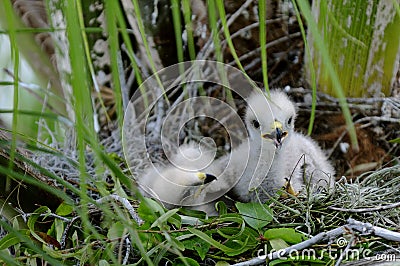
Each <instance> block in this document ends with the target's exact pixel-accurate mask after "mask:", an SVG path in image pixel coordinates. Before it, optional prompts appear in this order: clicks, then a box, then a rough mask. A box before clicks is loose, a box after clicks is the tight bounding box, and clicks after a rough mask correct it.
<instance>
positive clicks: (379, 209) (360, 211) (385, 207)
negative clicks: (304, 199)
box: [328, 202, 400, 213]
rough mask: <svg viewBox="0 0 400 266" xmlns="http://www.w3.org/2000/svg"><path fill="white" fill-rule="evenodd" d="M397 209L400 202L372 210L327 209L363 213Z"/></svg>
mask: <svg viewBox="0 0 400 266" xmlns="http://www.w3.org/2000/svg"><path fill="white" fill-rule="evenodd" d="M397 207H400V202H396V203H393V204H389V205H385V206H378V207H374V208H360V209H346V208H339V207H333V206H329V207H328V209H331V210H334V211H341V212H352V213H363V212H376V211H384V210H388V209H393V208H397Z"/></svg>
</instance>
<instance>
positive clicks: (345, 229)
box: [234, 219, 400, 266]
mask: <svg viewBox="0 0 400 266" xmlns="http://www.w3.org/2000/svg"><path fill="white" fill-rule="evenodd" d="M353 231H357V232H359V233H362V234H363V235H364V236H365V235H375V236H379V237H381V238H384V239H386V240H389V241H397V242H400V233H397V232H393V231H390V230H387V229H384V228H381V227H378V226H373V225H372V224H370V223H363V222H360V221H357V220H354V219H348V220H347V224H346V225H343V226H341V227H339V228H335V229H333V230H330V231H328V232H322V233H319V234H318V235H316V236H314V237H312V238H310V239H308V240H305V241H303V242H301V243H298V244H295V245H292V246H290V247H287V248H284V249H281V250H278V251H275V252H273V253H271V254H265V255H264V256H259V257H257V258H253V259H251V260H248V261H244V262H240V263H236V264H234V265H236V266H244V265H260V264H265V262H266V259H268V260H275V259H278V258H282V257H285V256H287V255H289V254H291V253H294V252H297V251H300V250H303V249H306V248H308V247H311V246H312V245H315V244H318V243H320V242H322V241H326V240H332V239H334V238H337V237H338V236H340V235H342V234H345V233H349V232H350V233H351V234H352V235H353V236H355V233H354V232H353Z"/></svg>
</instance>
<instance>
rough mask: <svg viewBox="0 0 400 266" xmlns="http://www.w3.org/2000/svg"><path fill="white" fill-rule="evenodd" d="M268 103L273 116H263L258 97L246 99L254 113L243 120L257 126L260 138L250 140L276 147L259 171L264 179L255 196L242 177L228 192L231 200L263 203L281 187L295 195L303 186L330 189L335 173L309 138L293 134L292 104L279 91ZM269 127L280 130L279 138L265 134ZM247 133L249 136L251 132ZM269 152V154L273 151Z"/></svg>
mask: <svg viewBox="0 0 400 266" xmlns="http://www.w3.org/2000/svg"><path fill="white" fill-rule="evenodd" d="M268 102H269V105H270V107H271V111H272V114H273V116H270V115H265V107H264V106H263V105H265V103H264V100H263V99H262V97H260V96H259V94H258V95H254V94H253V95H252V96H250V98H249V100H248V104H249V106H251V108H252V109H253V110H254V113H248V114H247V115H246V120H257V121H258V124H259V125H260V131H259V132H260V134H258V136H257V134H255V136H254V138H257V137H258V138H259V139H260V140H261V142H265V141H273V142H274V143H275V144H277V147H276V151H275V156H274V158H273V161H272V165H271V168H270V169H267V168H262V169H261V170H263V171H265V172H264V174H265V175H266V178H265V179H264V180H263V182H262V183H261V185H260V187H259V188H258V189H257V192H256V191H249V190H248V189H247V187H248V186H246V184H247V183H249V178H250V177H249V176H242V178H241V179H240V181H239V182H238V183H237V185H236V186H235V187H234V188H233V190H232V192H233V197H236V198H238V199H240V200H242V201H256V200H258V199H259V200H261V202H264V201H266V200H267V199H268V198H269V197H270V196H273V195H274V193H276V191H277V190H278V189H280V188H282V187H284V186H285V185H291V188H292V189H294V191H295V192H300V191H301V190H302V189H304V188H305V186H307V185H309V186H310V187H311V188H312V189H318V187H322V188H327V187H330V186H333V184H334V179H333V178H334V174H335V171H334V169H333V167H332V165H331V164H330V163H329V161H328V159H327V158H326V155H325V154H324V152H323V151H322V150H321V148H320V147H319V146H318V144H317V143H316V142H315V141H313V140H312V139H311V138H310V137H308V136H305V135H302V134H300V133H297V132H295V131H294V122H295V118H296V109H295V106H294V104H293V102H292V101H290V100H289V98H288V96H287V95H286V94H285V93H283V92H281V91H271V92H270V98H269V99H268ZM272 119H273V120H272ZM273 124H275V125H276V126H277V128H278V127H280V131H281V133H280V134H278V133H277V132H278V131H276V133H275V134H274V132H273V131H272V132H271V133H268V130H270V128H269V127H270V125H273ZM248 130H249V133H250V134H251V132H252V130H251V128H249V129H248ZM253 131H254V130H253ZM261 135H262V136H263V137H261ZM265 137H267V139H266V138H265ZM267 147H270V146H268V145H267ZM267 149H268V148H267ZM269 152H270V153H273V150H272V149H270V150H269ZM287 182H288V184H287ZM257 194H258V195H257Z"/></svg>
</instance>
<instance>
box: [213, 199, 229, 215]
mask: <svg viewBox="0 0 400 266" xmlns="http://www.w3.org/2000/svg"><path fill="white" fill-rule="evenodd" d="M215 207H216V209H217V211H218V213H219V215H220V216H221V215H224V214H227V213H228V208H227V207H226V204H225V202H223V201H218V202H217V204H216V205H215Z"/></svg>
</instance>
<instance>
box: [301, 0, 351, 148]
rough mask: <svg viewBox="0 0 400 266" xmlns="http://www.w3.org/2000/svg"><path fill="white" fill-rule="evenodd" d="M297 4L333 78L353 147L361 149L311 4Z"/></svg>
mask: <svg viewBox="0 0 400 266" xmlns="http://www.w3.org/2000/svg"><path fill="white" fill-rule="evenodd" d="M297 4H298V6H299V8H300V10H301V13H302V14H303V16H304V18H305V19H306V21H307V24H308V29H309V31H311V33H312V35H313V38H314V40H315V45H316V47H317V49H318V51H319V52H320V53H321V57H322V60H323V62H324V64H325V65H326V69H327V71H328V74H329V77H330V79H331V80H332V83H333V87H334V88H335V93H336V96H337V97H338V100H339V104H340V107H341V108H342V112H343V116H344V118H345V120H346V125H347V130H348V131H349V134H350V138H351V144H352V146H353V149H355V150H359V147H358V141H357V135H356V129H355V127H354V124H353V121H352V117H351V113H350V110H349V107H348V105H347V102H346V97H345V94H344V92H343V88H342V85H341V83H340V80H339V76H338V74H337V72H336V71H335V69H334V68H333V62H332V60H331V58H330V56H329V53H328V47H327V45H326V44H325V43H324V41H323V39H322V36H321V34H320V33H319V30H318V26H317V24H316V22H315V20H314V17H313V15H312V13H311V8H310V5H309V3H308V2H307V1H305V0H297Z"/></svg>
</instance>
